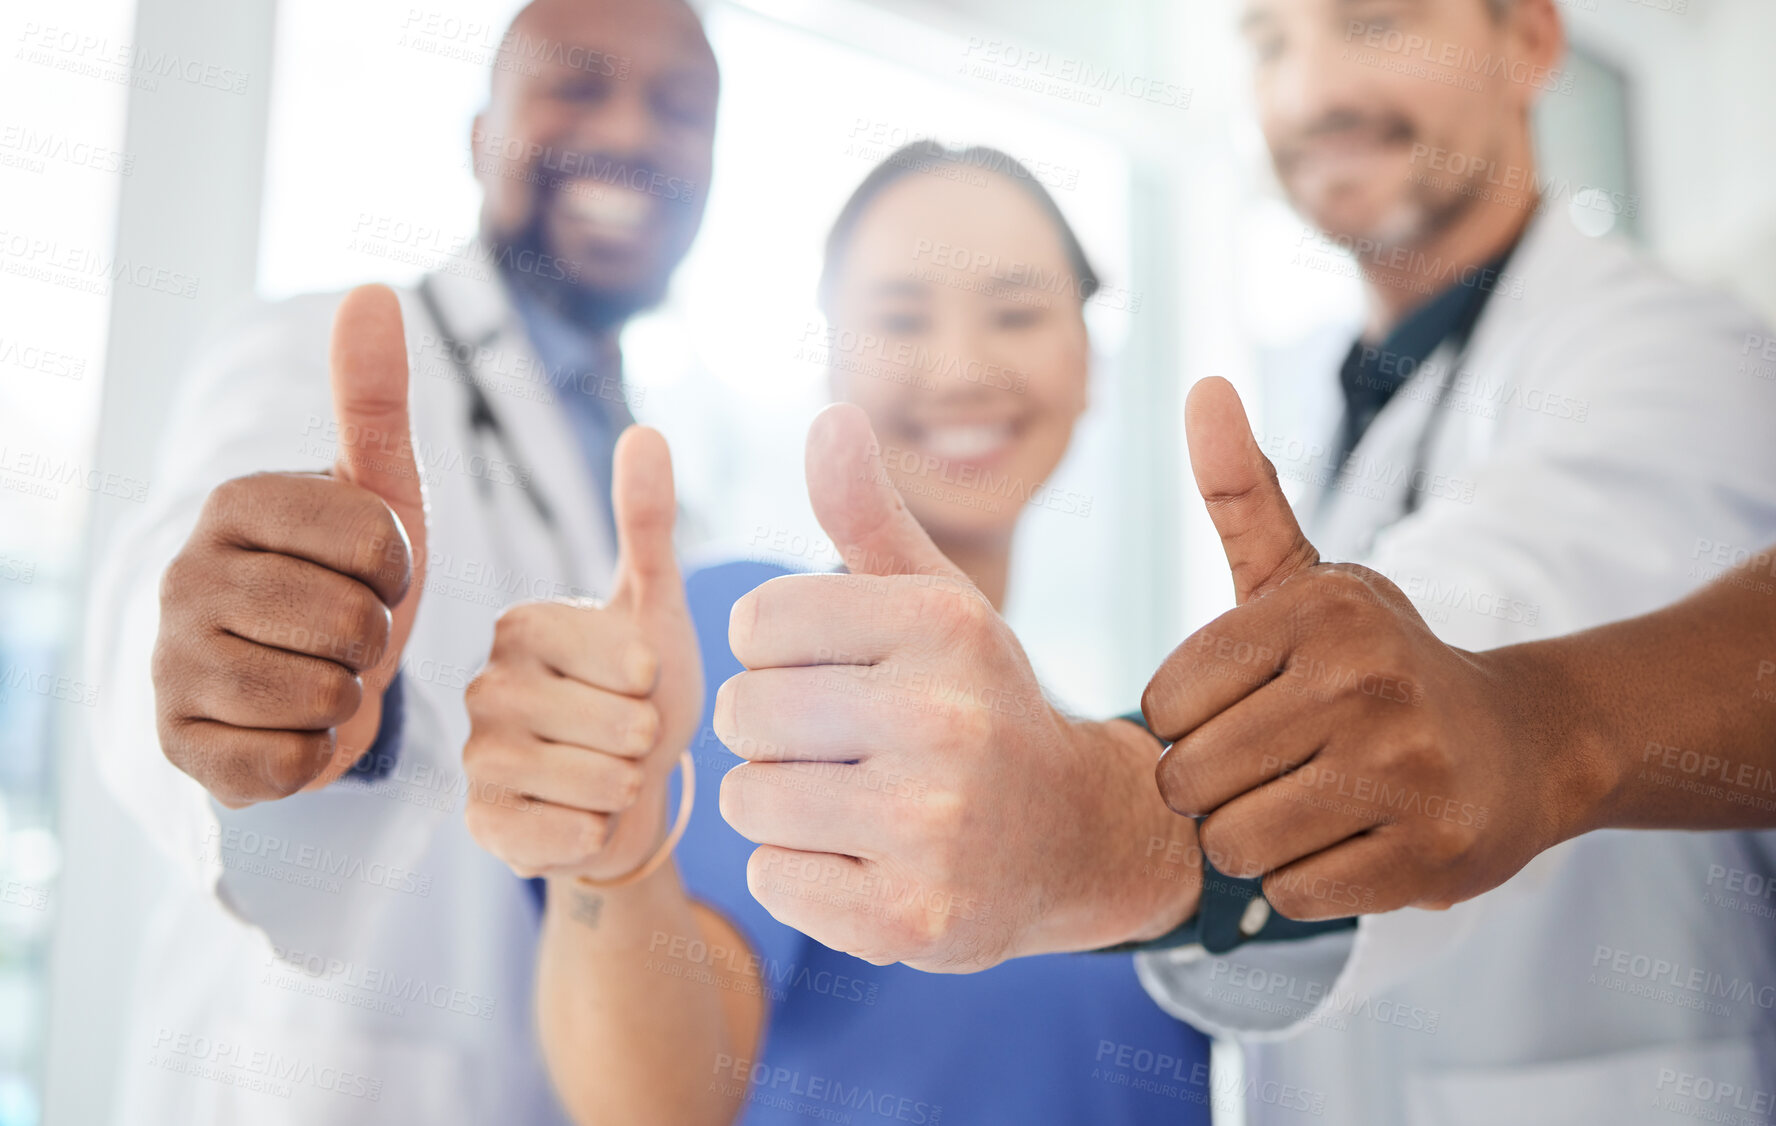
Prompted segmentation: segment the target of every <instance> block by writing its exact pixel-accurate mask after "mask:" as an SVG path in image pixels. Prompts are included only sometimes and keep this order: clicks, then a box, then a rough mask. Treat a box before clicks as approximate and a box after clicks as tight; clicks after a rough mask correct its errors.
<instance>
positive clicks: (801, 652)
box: [714, 404, 1199, 972]
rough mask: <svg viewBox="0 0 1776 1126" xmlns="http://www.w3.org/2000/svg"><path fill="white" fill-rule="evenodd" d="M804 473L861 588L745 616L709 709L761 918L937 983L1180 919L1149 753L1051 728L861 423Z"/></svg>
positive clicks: (1191, 872)
mask: <svg viewBox="0 0 1776 1126" xmlns="http://www.w3.org/2000/svg"><path fill="white" fill-rule="evenodd" d="M807 474H808V491H809V495H810V498H811V499H812V501H813V506H814V512H815V515H816V516H817V517H818V518H819V519H820V523H821V526H822V527H823V528H824V529H825V530H826V532H827V534H828V535H829V536H831V537H832V540H833V543H834V545H835V546H836V547H837V548H838V549H839V551H840V552H841V555H842V558H843V559H844V560H845V561H846V563H847V566H848V567H849V569H850V572H851V573H850V574H814V575H792V576H786V577H783V578H778V579H773V580H772V581H770V582H768V583H765V584H764V585H763V586H760V587H759V588H758V589H756V590H754V591H752V592H751V593H750V594H748V595H746V596H745V597H744V598H742V599H741V600H740V601H738V602H737V603H735V605H734V609H733V614H732V617H731V619H730V625H729V634H728V636H729V643H730V645H731V647H732V649H733V652H734V655H735V656H736V657H737V658H738V659H739V660H740V663H741V664H742V665H744V666H745V667H746V670H747V671H745V672H742V673H740V674H739V675H737V676H735V677H733V678H732V679H730V680H729V681H728V682H727V683H726V684H724V685H722V687H721V690H720V691H719V693H718V694H717V696H716V704H715V714H714V726H715V731H716V733H717V735H718V736H720V738H721V739H722V741H723V742H724V743H726V744H727V746H728V747H729V748H730V749H731V750H733V751H734V752H735V753H736V754H738V755H740V756H741V757H742V758H744V759H746V760H747V761H746V762H744V763H742V764H740V765H739V766H737V767H735V768H734V769H732V770H730V771H729V772H728V774H727V776H726V778H725V779H724V780H723V784H722V794H721V811H722V816H723V817H725V818H726V819H727V821H728V823H729V824H730V825H732V826H733V827H734V829H735V830H737V831H738V832H739V833H740V834H741V835H743V836H745V837H747V838H748V839H750V840H752V841H754V842H756V843H758V844H759V845H760V846H761V847H760V848H759V849H757V850H756V851H755V852H754V853H753V855H752V858H751V861H750V862H749V864H748V869H747V878H748V884H749V886H750V888H751V890H752V893H753V895H754V896H755V897H756V898H757V899H758V901H759V902H760V903H761V904H763V905H764V906H765V907H766V909H768V910H769V911H770V912H771V914H772V915H774V916H775V917H776V918H778V919H779V920H781V921H782V922H784V923H786V924H788V925H789V926H792V927H795V928H797V929H799V930H801V931H803V932H804V933H806V934H808V935H810V936H812V937H813V938H815V939H816V940H818V941H820V942H822V943H824V944H826V945H827V946H830V947H833V948H834V949H838V950H843V951H846V952H848V953H851V954H854V955H856V956H857V957H860V958H863V959H866V960H868V961H871V962H874V963H876V964H887V963H890V962H897V961H898V962H905V963H906V964H908V965H910V966H913V967H914V968H916V969H922V970H932V971H945V972H968V971H973V970H979V969H985V968H987V967H990V966H992V965H995V964H997V963H999V962H1001V961H1004V960H1005V959H1007V958H1012V957H1018V956H1022V955H1026V954H1036V953H1045V952H1050V951H1060V950H1083V949H1090V948H1094V947H1098V946H1105V945H1109V944H1111V943H1115V942H1119V941H1122V940H1124V939H1127V938H1130V937H1146V936H1153V935H1158V934H1163V933H1164V932H1165V931H1166V930H1168V929H1170V927H1171V926H1172V925H1174V924H1176V923H1177V922H1178V921H1180V920H1181V919H1182V918H1184V917H1185V916H1186V915H1188V914H1189V912H1190V911H1191V910H1192V909H1193V906H1194V901H1195V895H1196V889H1197V886H1198V885H1197V882H1196V881H1197V875H1198V870H1199V867H1198V864H1197V863H1196V862H1195V858H1194V856H1193V855H1189V854H1190V852H1191V849H1192V848H1193V847H1194V825H1193V823H1191V822H1190V821H1189V820H1188V819H1186V818H1180V817H1176V816H1173V815H1171V814H1170V813H1169V812H1168V811H1167V810H1166V809H1165V807H1164V806H1163V804H1162V803H1161V802H1160V801H1159V798H1158V795H1157V794H1156V793H1155V792H1154V790H1153V785H1152V781H1151V777H1152V775H1151V771H1152V769H1153V764H1154V760H1155V756H1156V754H1157V748H1156V746H1155V745H1154V743H1153V741H1152V739H1150V738H1149V737H1148V736H1147V735H1145V734H1144V733H1142V732H1141V731H1140V730H1139V728H1137V727H1135V726H1134V725H1133V724H1129V723H1122V722H1116V723H1111V724H1089V723H1079V722H1076V721H1074V720H1071V719H1069V718H1068V717H1066V716H1064V715H1062V714H1061V713H1060V712H1059V711H1057V710H1056V709H1055V708H1053V707H1052V706H1050V704H1049V703H1048V701H1047V700H1046V699H1045V698H1044V696H1043V693H1042V688H1041V686H1040V685H1039V684H1038V683H1037V681H1036V677H1035V674H1034V673H1033V672H1032V671H1031V668H1030V663H1029V660H1028V658H1027V657H1026V656H1025V655H1024V651H1023V648H1022V647H1021V646H1020V645H1019V644H1018V641H1017V638H1016V637H1015V636H1013V634H1012V632H1011V630H1010V628H1009V627H1007V626H1006V624H1005V622H1004V620H1003V619H1002V618H1000V616H999V615H998V613H997V612H996V611H995V610H994V609H993V607H992V606H991V605H990V604H989V603H988V601H987V600H986V599H985V598H983V597H982V596H981V594H980V592H979V591H977V590H976V589H975V588H974V586H973V584H971V583H970V582H969V581H968V579H967V577H966V576H965V575H963V574H962V573H961V572H960V571H959V570H958V569H957V568H956V567H955V566H954V565H953V564H952V563H951V562H950V561H949V560H948V559H946V558H945V557H944V555H943V553H942V552H940V551H938V549H937V548H936V547H935V546H934V545H933V544H932V542H931V540H930V539H929V538H928V537H927V536H926V534H925V532H924V530H923V529H921V528H920V527H919V525H918V523H917V522H916V521H915V520H914V519H913V517H912V516H911V515H910V514H909V513H908V511H907V509H906V506H905V504H904V503H903V502H902V500H901V498H900V495H899V493H898V492H896V491H895V489H894V486H893V485H892V484H891V483H890V482H889V479H888V476H887V474H886V473H885V471H884V469H883V466H882V461H881V457H880V454H879V451H878V449H877V446H876V441H875V435H874V434H873V433H872V432H871V430H870V426H869V423H868V421H867V418H866V417H865V416H864V414H863V412H862V411H860V410H859V409H858V408H856V407H855V406H851V405H847V404H840V405H837V406H834V407H830V408H828V409H827V410H826V411H824V412H823V413H822V414H821V415H820V416H819V417H818V418H817V419H816V420H815V422H814V425H813V427H812V428H811V430H810V431H809V435H808V452H807ZM1187 855H1189V862H1186V860H1185V858H1186V856H1187ZM1162 869H1163V871H1162Z"/></svg>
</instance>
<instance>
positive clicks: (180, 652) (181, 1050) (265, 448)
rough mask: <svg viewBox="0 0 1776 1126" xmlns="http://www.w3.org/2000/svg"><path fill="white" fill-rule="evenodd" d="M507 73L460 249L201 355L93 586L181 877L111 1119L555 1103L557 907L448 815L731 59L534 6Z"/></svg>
mask: <svg viewBox="0 0 1776 1126" xmlns="http://www.w3.org/2000/svg"><path fill="white" fill-rule="evenodd" d="M491 61H492V62H493V64H494V65H493V66H492V68H491V70H492V81H491V85H490V92H489V97H488V101H487V104H486V106H485V108H484V109H483V110H482V111H481V112H480V113H479V114H478V115H477V116H476V118H475V120H474V124H473V129H472V132H471V134H470V136H469V138H468V142H469V145H470V157H471V161H472V165H473V168H474V174H475V178H476V180H477V182H478V183H479V184H480V186H481V188H482V207H481V214H480V222H479V226H478V237H477V238H475V239H474V240H472V241H470V242H469V243H467V244H465V245H463V246H461V247H459V248H455V249H454V250H452V251H451V252H450V253H448V254H447V255H445V256H444V259H443V261H442V264H441V266H440V268H439V269H437V270H436V271H434V272H433V273H431V274H429V275H428V276H426V277H425V278H424V279H423V280H422V281H421V282H420V283H419V284H418V285H417V286H415V287H413V288H411V289H403V290H399V291H395V290H390V289H388V288H385V287H381V286H367V287H364V288H361V289H358V290H354V291H352V293H350V294H348V295H343V296H342V295H340V294H326V295H313V296H306V297H301V298H297V299H295V300H292V301H289V302H285V303H282V304H279V305H276V306H272V307H268V308H264V309H260V310H257V311H255V312H253V313H251V314H250V315H248V316H246V317H244V318H242V319H241V320H240V321H239V322H238V323H237V324H235V325H234V326H232V327H231V329H230V330H229V331H228V332H227V333H225V334H224V335H223V337H222V338H221V339H220V340H218V341H217V342H216V343H215V344H214V345H213V346H212V347H210V348H208V349H207V350H205V351H204V352H203V353H202V355H201V356H200V358H199V360H198V362H197V363H196V364H195V365H194V367H193V369H192V371H191V373H190V376H189V378H188V379H187V380H186V381H185V384H184V386H183V388H182V390H181V398H180V400H179V402H178V404H177V405H176V408H175V409H174V411H173V412H172V415H171V422H170V425H169V432H168V433H167V434H166V435H165V436H164V446H163V454H162V459H161V464H160V466H159V470H158V472H157V474H156V486H157V493H158V495H157V497H156V499H155V501H154V502H153V503H152V504H151V505H150V506H149V510H148V511H145V512H144V513H143V514H142V519H141V520H140V521H139V522H137V523H136V524H135V525H134V526H133V527H131V528H130V529H127V530H126V531H125V532H124V533H123V537H122V538H121V539H120V541H119V544H118V548H117V550H116V552H115V554H114V557H113V558H112V560H110V561H109V563H108V564H107V565H106V566H105V567H104V568H103V570H102V572H101V574H100V576H99V577H98V580H97V587H96V590H95V603H94V613H93V618H92V620H93V622H94V623H95V626H94V634H93V637H92V639H91V641H92V646H91V648H92V651H93V652H94V653H98V654H103V655H104V656H103V657H102V658H101V660H102V662H103V663H104V664H105V666H106V667H105V669H104V672H103V680H104V682H105V683H106V684H107V685H108V686H110V687H111V689H113V691H112V694H111V696H110V697H109V699H108V700H107V703H106V707H105V708H104V712H103V714H102V715H101V716H100V717H99V719H98V737H97V739H96V740H95V744H96V748H97V756H98V759H99V765H100V770H101V774H102V776H103V777H104V778H105V779H106V781H107V783H108V785H109V786H110V787H111V789H112V790H113V791H114V793H115V794H116V796H117V797H118V799H119V800H120V802H121V803H122V804H123V805H124V806H125V808H126V809H128V810H129V812H130V813H131V814H133V815H134V816H135V818H136V819H137V820H138V821H139V822H140V824H141V825H142V827H143V828H144V829H145V831H146V833H147V835H148V836H149V837H150V838H151V839H152V840H153V841H154V842H155V843H156V844H157V845H158V846H160V848H161V849H162V851H163V853H164V856H165V859H166V861H167V866H168V869H169V871H170V872H171V873H172V874H173V878H172V879H170V880H169V881H168V884H169V890H168V892H167V894H166V895H165V897H164V900H163V902H162V903H161V905H160V908H159V912H158V915H157V917H156V919H155V921H154V924H153V927H152V929H151V931H150V933H149V934H148V935H147V936H146V937H145V939H144V940H143V942H142V944H141V946H140V951H141V953H140V957H141V962H140V965H141V972H140V975H139V986H138V989H137V995H136V997H135V998H134V1010H133V1014H132V1020H131V1024H130V1031H129V1032H128V1033H127V1035H126V1039H125V1045H124V1052H123V1056H122V1058H121V1060H120V1061H119V1062H118V1065H117V1066H118V1068H119V1076H118V1086H119V1089H120V1095H119V1097H118V1100H117V1105H116V1112H115V1114H116V1117H117V1119H118V1120H119V1121H128V1122H179V1123H211V1122H213V1123H242V1122H252V1123H255V1124H267V1123H283V1122H288V1123H292V1124H295V1123H303V1124H309V1123H317V1122H327V1123H349V1122H427V1123H448V1122H461V1123H488V1122H523V1123H527V1124H531V1123H552V1122H559V1121H563V1119H562V1117H561V1112H560V1109H559V1108H558V1106H557V1105H556V1102H555V1099H554V1097H553V1095H552V1094H551V1093H550V1090H549V1086H548V1082H547V1079H546V1077H545V1074H544V1070H543V1067H542V1063H541V1061H540V1059H539V1057H538V1055H537V1049H536V1046H535V1036H534V1034H533V1028H534V1017H533V1014H532V1006H531V973H532V966H533V957H534V950H535V944H536V937H537V933H538V927H539V921H540V918H541V913H542V910H543V905H542V903H541V901H540V897H538V896H537V895H536V894H535V891H534V889H533V888H532V887H530V886H527V885H526V883H525V882H524V881H521V880H519V879H517V878H515V877H514V876H513V875H512V873H511V872H510V871H509V870H508V869H507V868H506V867H505V866H504V865H502V864H500V863H499V862H498V861H497V860H494V859H493V858H492V857H491V856H489V855H487V854H486V853H485V852H483V851H481V850H480V849H479V848H477V847H476V846H475V845H474V843H473V841H472V840H471V839H470V837H469V835H468V832H467V831H466V829H465V825H464V818H463V816H462V811H463V809H464V807H465V806H467V807H469V808H470V809H471V810H473V808H474V807H475V806H476V805H477V804H484V805H488V806H502V805H503V806H512V805H521V804H522V803H523V802H524V801H525V800H526V799H525V798H524V785H523V783H524V780H523V779H519V778H514V779H510V780H509V784H500V785H476V786H471V785H470V784H469V783H468V781H467V780H466V778H465V776H464V774H463V771H462V764H461V756H460V751H461V747H462V745H463V743H464V741H465V738H466V736H467V733H468V729H467V716H466V714H465V711H464V706H463V693H464V690H465V688H466V686H467V684H468V681H469V679H470V678H471V677H472V676H473V674H474V670H476V669H477V668H479V667H480V665H481V663H482V661H483V660H484V659H485V657H486V654H487V651H488V647H489V644H490V642H491V639H492V636H493V623H494V621H495V619H496V618H497V617H498V615H499V612H500V610H501V609H502V608H503V607H504V606H506V605H509V604H511V603H515V602H521V601H526V600H530V599H535V598H539V597H543V598H548V597H575V596H581V597H602V596H604V595H605V594H606V593H608V586H609V583H610V581H611V576H612V571H613V567H614V564H615V544H614V535H613V525H612V515H611V511H610V477H611V464H612V453H613V448H614V444H615V441H616V437H617V435H618V433H619V432H620V431H621V430H622V429H623V427H624V426H626V425H627V424H628V423H629V422H630V421H631V418H630V411H629V393H628V391H627V389H626V384H625V381H624V378H623V367H622V357H621V354H620V352H619V350H618V345H617V338H618V333H619V331H620V330H621V328H622V326H623V324H624V323H625V322H626V321H627V320H628V319H629V318H630V317H631V316H633V315H634V314H636V313H637V312H639V311H642V310H645V309H647V308H649V307H650V306H652V305H654V304H655V303H657V302H658V301H659V300H660V298H661V297H662V295H663V294H664V292H665V290H666V286H667V283H668V280H669V278H670V277H671V274H672V271H673V269H674V268H675V267H676V266H677V264H678V263H679V261H680V260H681V259H682V258H683V256H684V254H685V252H686V250H687V249H688V248H689V246H690V244H691V241H692V240H693V238H694V237H695V235H696V233H697V230H698V227H699V225H700V223H701V220H702V215H703V206H704V200H705V198H706V195H707V190H708V185H709V179H710V172H711V161H712V151H713V142H714V125H715V114H716V104H717V97H718V89H719V76H718V72H717V67H716V63H715V58H714V55H713V53H712V52H711V50H710V47H709V44H708V41H707V40H706V39H705V37H704V35H703V31H702V28H701V25H700V24H699V22H698V20H697V17H696V15H695V14H694V13H693V12H692V10H691V9H690V8H689V7H688V6H686V5H685V4H684V3H682V2H680V0H537V2H535V3H532V4H530V5H529V6H528V7H526V8H525V9H524V10H523V11H522V12H521V13H520V14H519V15H518V16H517V17H516V19H515V20H514V22H513V23H512V25H511V27H510V28H509V30H508V31H507V33H506V35H505V36H504V38H503V39H502V41H501V43H500V45H499V48H498V51H497V55H496V56H495V57H494V58H493V59H492V60H491ZM341 233H342V234H344V233H345V232H341ZM357 233H359V234H360V235H362V234H366V233H368V234H369V235H371V236H374V235H375V232H374V231H370V232H357ZM329 341H331V343H329ZM651 832H652V830H651V829H650V828H649V827H647V826H643V825H639V824H636V825H633V826H624V827H621V828H619V829H617V830H615V831H614V835H613V837H612V840H611V841H610V842H609V844H608V847H610V848H612V849H615V850H617V851H619V852H620V851H621V850H622V849H623V848H625V847H628V846H629V843H630V842H629V838H630V837H633V838H634V841H635V842H639V843H638V844H637V847H641V846H642V845H645V844H647V843H651V835H650V834H651ZM556 909H564V908H559V907H557V908H556Z"/></svg>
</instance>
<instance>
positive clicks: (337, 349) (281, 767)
mask: <svg viewBox="0 0 1776 1126" xmlns="http://www.w3.org/2000/svg"><path fill="white" fill-rule="evenodd" d="M330 365H331V369H332V386H333V415H334V421H335V422H336V423H337V426H338V434H339V438H338V443H339V452H338V460H337V462H336V463H335V465H334V467H333V470H332V472H331V473H256V474H253V475H251V476H248V477H237V478H235V479H234V480H232V481H227V482H225V483H223V484H222V485H219V486H217V488H216V489H215V491H214V492H212V493H211V494H210V496H209V498H208V500H207V501H206V502H205V504H204V508H203V512H202V515H200V516H199V518H198V522H197V527H196V529H195V530H193V532H192V533H191V537H190V539H188V540H187V541H186V543H185V546H184V547H183V548H182V549H181V550H180V552H179V554H178V555H177V556H176V557H175V558H174V559H173V561H172V563H171V564H170V565H169V566H168V567H167V570H166V573H165V575H163V576H162V579H161V584H160V634H159V637H158V638H157V640H156V643H155V648H154V662H153V675H154V701H155V711H156V721H157V727H158V730H159V734H160V745H161V749H162V751H163V752H164V753H165V754H166V756H167V758H168V759H170V760H171V761H172V763H173V765H175V766H177V767H178V768H179V769H180V770H183V771H184V772H185V773H187V774H189V775H191V776H192V777H193V778H196V779H197V780H198V781H199V782H201V783H202V784H203V785H204V787H205V788H206V789H207V790H209V791H210V793H211V794H213V795H214V796H215V797H216V799H217V800H218V801H220V802H221V803H222V804H223V805H226V806H228V807H230V808H239V807H241V806H245V805H251V804H252V803H254V802H259V801H266V800H270V799H273V798H281V797H285V796H287V795H289V794H292V793H295V792H296V791H298V790H301V789H304V788H309V787H315V786H322V785H325V784H327V783H328V782H331V781H333V780H334V779H336V778H338V777H339V776H340V775H341V774H344V773H345V772H346V770H348V769H349V768H350V767H351V765H352V763H353V762H355V761H356V760H357V758H358V757H359V756H360V755H361V754H363V752H364V751H365V750H366V749H368V747H369V746H370V744H371V742H372V741H373V740H374V739H375V737H376V732H377V728H378V727H379V726H380V724H381V721H382V694H383V691H384V689H386V688H387V687H388V685H389V682H390V681H392V680H393V679H394V676H395V670H396V668H397V667H398V665H399V663H400V659H401V651H402V649H403V648H404V647H405V646H406V644H407V637H408V635H409V634H410V633H411V632H412V630H413V620H414V616H415V615H416V614H417V613H418V610H419V596H420V590H421V589H422V588H423V586H424V582H425V559H426V524H425V519H426V517H425V493H424V490H423V489H422V487H421V484H420V476H419V471H418V468H417V466H416V465H415V463H414V459H413V445H412V441H411V439H410V437H409V428H408V418H407V346H406V342H405V340H404V339H403V337H402V331H401V308H400V305H399V303H398V302H397V301H396V299H395V295H394V294H393V293H392V292H391V291H390V290H389V289H387V288H386V287H384V286H375V285H372V286H362V287H360V288H358V289H355V290H352V291H351V292H350V293H348V294H347V295H346V296H345V299H344V300H343V301H342V302H341V303H340V306H339V310H338V312H337V313H336V314H335V315H334V320H333V341H332V351H331V361H330Z"/></svg>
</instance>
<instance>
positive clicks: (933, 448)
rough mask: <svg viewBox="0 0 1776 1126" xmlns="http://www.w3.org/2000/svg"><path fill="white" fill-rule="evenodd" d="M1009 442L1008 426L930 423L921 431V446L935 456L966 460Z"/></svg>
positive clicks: (995, 449) (1009, 426)
mask: <svg viewBox="0 0 1776 1126" xmlns="http://www.w3.org/2000/svg"><path fill="white" fill-rule="evenodd" d="M1010 441H1011V425H1010V424H1009V423H1004V422H1001V423H994V424H988V425H980V426H933V427H931V428H929V429H927V430H926V431H925V442H924V444H925V449H926V451H927V452H928V453H930V454H932V455H933V456H936V457H942V458H953V459H955V460H957V461H969V460H972V459H974V458H981V457H986V456H987V455H988V454H993V453H997V452H999V450H1000V449H1001V448H1002V447H1003V446H1004V445H1005V444H1006V443H1007V442H1010Z"/></svg>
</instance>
